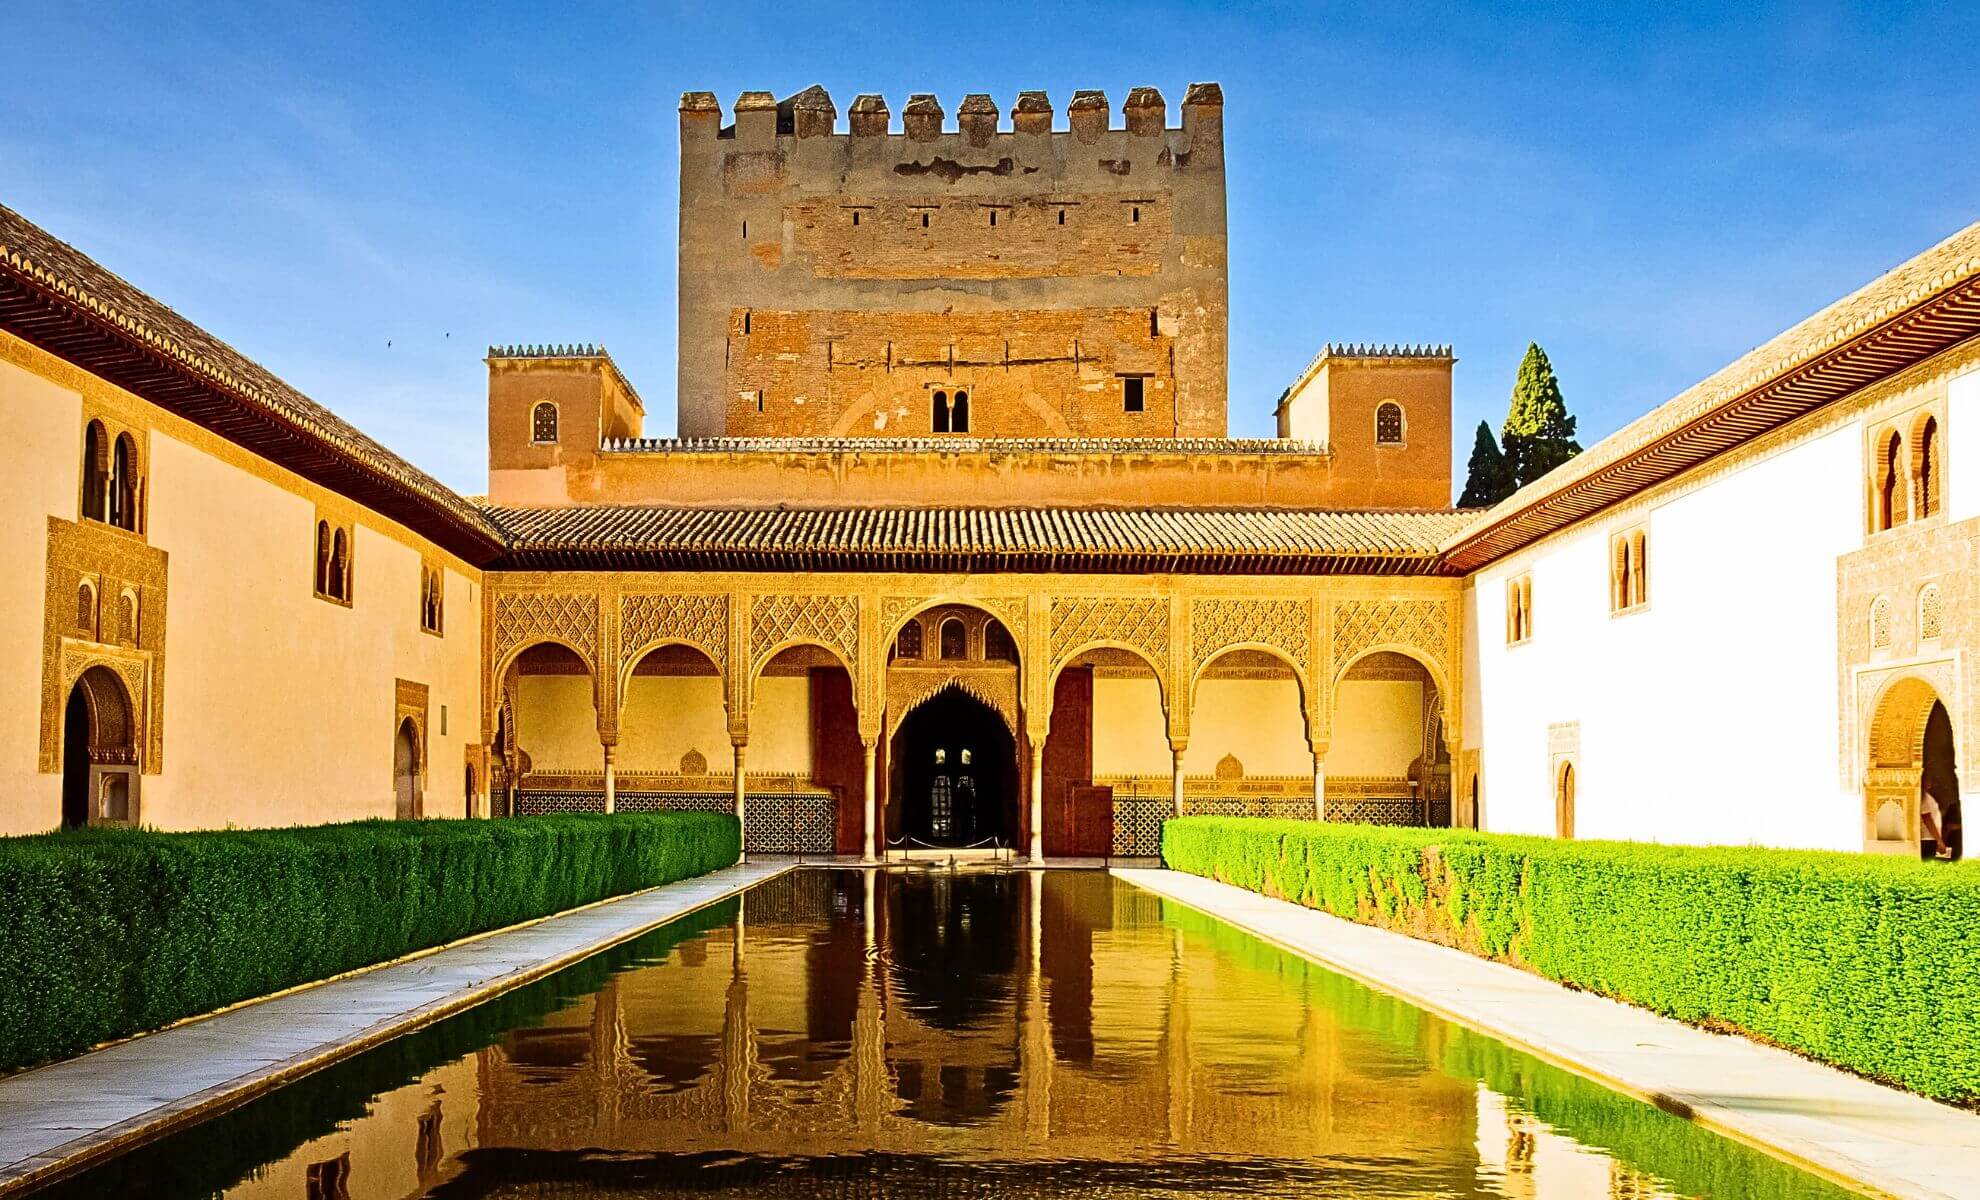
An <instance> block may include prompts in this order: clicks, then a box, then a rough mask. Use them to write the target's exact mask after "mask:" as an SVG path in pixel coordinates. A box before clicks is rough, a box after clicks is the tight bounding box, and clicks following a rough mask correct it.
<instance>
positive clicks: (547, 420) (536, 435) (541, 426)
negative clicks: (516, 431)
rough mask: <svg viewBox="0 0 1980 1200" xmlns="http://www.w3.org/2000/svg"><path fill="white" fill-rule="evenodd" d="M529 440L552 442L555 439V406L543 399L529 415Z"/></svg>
mask: <svg viewBox="0 0 1980 1200" xmlns="http://www.w3.org/2000/svg"><path fill="white" fill-rule="evenodd" d="M529 440H530V441H532V442H554V441H556V440H557V406H556V405H554V404H552V403H550V402H549V401H548V400H545V401H544V402H543V403H541V404H539V405H537V406H536V408H535V410H534V411H533V412H531V413H530V416H529Z"/></svg>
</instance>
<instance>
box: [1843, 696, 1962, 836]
mask: <svg viewBox="0 0 1980 1200" xmlns="http://www.w3.org/2000/svg"><path fill="white" fill-rule="evenodd" d="M1948 699H1949V698H1948V697H1947V696H1945V695H1943V694H1941V689H1940V688H1939V687H1937V686H1935V685H1934V681H1933V680H1929V679H1927V678H1925V677H1924V676H1923V675H1922V674H1913V673H1909V672H1906V673H1902V674H1899V675H1897V676H1896V677H1895V678H1892V679H1890V680H1888V681H1887V682H1886V683H1885V686H1884V687H1883V688H1882V690H1881V692H1880V693H1879V694H1878V695H1877V697H1876V700H1875V702H1874V705H1873V706H1872V708H1871V712H1870V720H1869V728H1868V735H1869V736H1868V738H1867V746H1866V750H1865V757H1864V766H1863V848H1864V849H1865V850H1867V851H1869V852H1871V853H1874V854H1920V853H1925V854H1931V853H1934V852H1936V851H1937V849H1938V846H1937V844H1936V842H1933V843H1932V844H1930V845H1928V844H1927V843H1928V841H1931V835H1930V831H1928V830H1927V829H1925V828H1924V822H1923V820H1922V818H1921V812H1922V810H1923V808H1924V804H1923V796H1924V792H1925V789H1926V788H1928V787H1929V788H1931V789H1932V792H1933V795H1934V798H1935V799H1936V800H1937V802H1938V808H1939V821H1938V824H1939V827H1940V829H1939V832H1940V833H1941V835H1942V836H1943V837H1944V840H1945V842H1946V843H1947V848H1948V850H1949V851H1950V853H1951V854H1952V855H1954V856H1955V857H1956V856H1958V855H1959V854H1961V853H1963V851H1964V849H1965V847H1964V845H1963V844H1962V843H1963V838H1962V837H1961V833H1960V825H1961V819H1960V802H1959V770H1958V761H1959V755H1958V745H1957V741H1956V738H1955V735H1954V730H1955V728H1956V725H1955V722H1954V720H1953V715H1952V714H1953V706H1952V704H1951V703H1949V702H1948Z"/></svg>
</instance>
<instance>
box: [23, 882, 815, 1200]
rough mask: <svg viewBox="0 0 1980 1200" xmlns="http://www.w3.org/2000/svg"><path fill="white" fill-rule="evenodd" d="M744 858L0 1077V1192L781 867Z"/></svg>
mask: <svg viewBox="0 0 1980 1200" xmlns="http://www.w3.org/2000/svg"><path fill="white" fill-rule="evenodd" d="M793 865H794V864H793V863H792V862H791V861H790V860H788V859H772V858H763V859H753V860H751V861H750V862H748V863H746V864H742V865H738V866H734V867H729V868H726V869H724V870H720V871H716V872H713V873H711V874H708V875H703V876H700V877H698V878H695V879H685V880H682V881H680V882H679V883H671V884H667V885H665V886H663V887H657V888H653V889H651V890H648V891H644V892H636V893H634V894H632V895H630V896H622V897H619V898H617V899H613V900H607V901H604V902H601V903H598V904H593V905H590V906H588V907H586V908H580V909H575V910H573V911H571V912H567V913H561V914H559V915H557V916H553V917H546V918H544V919H542V920H539V921H535V922H532V923H530V924H527V925H521V926H516V927H513V928H510V929H504V930H497V931H495V932H492V933H487V934H482V935H480V936H478V937H474V938H469V939H467V940H465V941H461V942H456V943H454V944H452V945H450V946H446V947H442V948H440V949H438V950H431V951H426V952H424V953H421V954H418V955H415V956H413V957H410V958H404V959H400V960H398V961H395V962H391V963H386V964H383V965H381V966H377V967H372V968H370V969H368V970H364V971H361V972H357V973H354V974H350V975H345V976H342V977H340V978H337V979H334V980H330V981H329V982H326V983H321V984H316V985H314V986H310V987H305V988H301V989H298V990H295V991H290V992H284V993H282V994H280V995H277V996H274V997H271V998H269V999H266V1000H259V1001H255V1002H253V1003H249V1004H245V1005H241V1006H239V1007H236V1008H232V1009H228V1010H226V1011H224V1012H221V1013H218V1014H215V1015H213V1016H210V1017H206V1018H202V1019H200V1020H195V1021H190V1022H186V1023H184V1024H180V1025H175V1026H173V1027H171V1028H169V1029H165V1030H162V1031H160V1032H158V1033H153V1034H149V1035H146V1036H144V1037H138V1038H132V1039H130V1040H129V1041H124V1042H118V1043H116V1044H114V1045H110V1046H106V1047H104V1048H103V1049H100V1050H95V1051H92V1052H90V1053H88V1054H84V1055H81V1056H79V1057H77V1058H72V1059H67V1060H65V1061H62V1062H58V1063H51V1064H49V1065H48V1066H45V1067H39V1068H36V1069H35V1070H32V1071H25V1072H22V1073H21V1074H18V1075H13V1076H10V1077H8V1078H5V1079H0V1193H6V1192H11V1191H14V1190H16V1189H18V1188H21V1187H24V1186H27V1185H29V1184H31V1183H34V1182H37V1181H40V1180H43V1179H47V1178H51V1177H54V1176H56V1175H58V1174H66V1173H68V1172H70V1171H72V1170H74V1169H76V1168H78V1167H80V1166H82V1165H84V1164H86V1163H89V1162H94V1161H97V1160H99V1159H102V1158H104V1157H107V1156H109V1155H111V1154H114V1153H115V1152H116V1151H117V1150H119V1149H121V1148H123V1147H125V1146H128V1145H131V1144H134V1143H136V1142H138V1141H142V1140H144V1139H145V1138H147V1137H150V1136H154V1135H155V1134H157V1133H158V1132H160V1131H162V1130H163V1129H165V1128H168V1127H170V1126H174V1125H177V1124H178V1123H180V1122H182V1121H184V1120H187V1119H188V1118H190V1117H193V1116H197V1115H202V1114H206V1113H211V1112H217V1111H220V1110H221V1109H224V1108H229V1107H232V1106H234V1105H236V1104H239V1103H241V1102H242V1101H244V1100H246V1099H249V1098H251V1097H253V1096H257V1095H260V1094H261V1093H263V1092H266V1091H268V1090H269V1089H271V1088H274V1087H277V1086H280V1085H281V1084H283V1083H287V1082H289V1081H290V1080H293V1079H296V1078H298V1077H300V1076H302V1075H305V1074H307V1073H308V1072H310V1071H313V1070H316V1069H317V1068H319V1067H323V1066H326V1065H328V1064H329V1063H331V1062H334V1061H336V1060H338V1059H340V1058H344V1057H347V1056H349V1055H352V1054H355V1053H357V1052H358V1051H360V1050H363V1049H366V1048H368V1047H370V1046H374V1045H377V1044H378V1043H380V1042H383V1041H385V1040H387V1039H389V1038H392V1037H395V1036H397V1035H398V1034H401V1033H404V1032H405V1031H407V1030H409V1029H413V1028H416V1027H418V1026H420V1025H424V1024H427V1023H429V1022H432V1021H435V1020H438V1019H440V1018H441V1017H445V1016H448V1015H450V1014H452V1013H455V1012H458V1011H460V1010H461V1009H464V1008H467V1007H469V1006H471V1005H474V1004H476V1003H479V1002H481V1001H483V1000H486V999H488V998H489V997H491V996H494V995H495V994H497V993H499V992H503V991H507V990H508V989H510V988H513V987H518V986H520V985H522V984H524V983H528V982H529V981H531V980H534V979H539V978H541V977H543V976H545V975H548V974H550V973H552V972H554V971H556V970H558V969H559V968H562V967H566V966H569V965H570V964H572V963H574V962H577V961H578V960H580V959H582V958H586V957H588V956H590V955H592V954H595V953H596V952H598V951H599V950H602V949H604V948H606V947H608V946H612V945H616V944H617V943H619V942H623V941H625V940H627V939H629V938H631V937H634V936H636V935H638V934H641V933H644V932H645V931H647V930H649V929H651V928H653V927H654V926H656V925H659V924H662V923H664V922H666V921H669V920H672V919H673V918H675V917H678V916H680V915H682V914H683V913H687V912H690V911H692V910H694V909H697V908H701V907H702V906H704V905H707V904H712V903H714V902H716V901H718V900H722V899H725V898H727V897H729V896H732V895H734V894H736V893H737V892H739V891H742V890H743V889H744V888H747V887H750V886H752V885H754V884H757V883H761V882H762V881H763V880H765V879H769V878H771V877H772V876H775V875H779V874H782V873H783V872H785V871H788V870H790V869H791V868H792V866H793Z"/></svg>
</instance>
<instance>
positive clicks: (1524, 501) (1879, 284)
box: [1443, 224, 1980, 573]
mask: <svg viewBox="0 0 1980 1200" xmlns="http://www.w3.org/2000/svg"><path fill="white" fill-rule="evenodd" d="M1976 335H1980V224H1974V225H1970V226H1968V227H1967V228H1965V229H1963V230H1961V231H1960V232H1959V233H1957V234H1954V235H1953V236H1952V237H1950V238H1948V239H1946V240H1945V241H1944V242H1941V243H1940V244H1939V245H1937V246H1935V247H1933V248H1932V249H1930V250H1927V251H1926V252H1925V253H1923V254H1921V255H1919V256H1918V257H1916V258H1914V259H1912V260H1910V261H1909V262H1907V263H1905V264H1903V265H1902V266H1900V267H1898V268H1896V269H1895V270H1893V271H1891V272H1889V273H1888V274H1886V275H1884V276H1882V277H1881V278H1879V279H1877V280H1876V281H1874V282H1873V283H1871V284H1870V285H1868V286H1867V287H1864V288H1862V289H1860V290H1858V291H1857V292H1855V293H1853V294H1851V295H1850V296H1847V297H1845V298H1844V299H1842V300H1839V301H1837V302H1836V303H1835V304H1832V305H1830V306H1829V307H1828V308H1826V309H1823V310H1822V311H1821V312H1819V313H1816V314H1815V315H1814V316H1812V317H1810V318H1808V319H1807V320H1805V321H1803V322H1801V323H1800V324H1798V325H1796V326H1794V327H1793V328H1791V329H1789V330H1787V331H1786V332H1785V333H1782V334H1781V335H1780V336H1778V337H1776V338H1774V339H1773V340H1771V341H1769V342H1767V343H1766V344H1765V345H1763V346H1760V347H1759V348H1757V349H1755V350H1753V351H1751V352H1750V353H1748V354H1746V355H1744V356H1742V357H1741V358H1739V359H1738V360H1736V361H1734V362H1733V363H1731V364H1730V365H1728V366H1727V367H1725V368H1723V369H1722V370H1720V371H1719V372H1717V373H1716V374H1714V375H1712V376H1711V377H1710V378H1708V379H1706V380H1704V381H1702V382H1701V383H1699V384H1697V385H1695V386H1694V387H1692V388H1690V389H1688V390H1687V391H1685V392H1683V393H1681V394H1680V395H1678V396H1677V397H1675V398H1673V399H1672V400H1670V401H1668V402H1666V403H1664V404H1662V405H1660V406H1658V407H1657V408H1655V409H1652V410H1651V411H1650V412H1649V413H1648V414H1646V415H1644V416H1643V417H1641V418H1639V419H1638V420H1636V421H1634V422H1632V423H1631V424H1629V425H1628V426H1625V427H1624V428H1623V429H1621V430H1619V431H1617V432H1616V433H1614V434H1611V435H1610V436H1609V437H1607V438H1604V439H1603V440H1602V441H1600V442H1597V443H1596V444H1595V445H1594V446H1592V447H1590V448H1589V449H1588V450H1587V451H1586V452H1584V453H1583V454H1581V455H1579V456H1577V457H1575V458H1573V459H1571V460H1569V461H1568V462H1567V463H1565V464H1563V465H1562V466H1560V467H1557V468H1555V469H1554V470H1553V471H1551V472H1549V473H1548V474H1546V475H1544V476H1542V477H1541V478H1540V479H1537V480H1535V481H1534V482H1533V483H1531V484H1528V485H1527V486H1526V487H1523V488H1521V489H1520V490H1519V491H1517V492H1515V493H1513V495H1511V496H1510V497H1508V498H1507V499H1505V500H1503V501H1501V502H1500V503H1499V504H1498V505H1497V506H1495V507H1493V508H1491V509H1488V510H1486V511H1485V512H1484V513H1483V514H1481V515H1480V516H1479V518H1478V520H1477V521H1476V522H1475V523H1473V524H1472V525H1471V526H1469V527H1468V528H1466V529H1464V530H1462V531H1461V532H1459V533H1457V534H1456V535H1454V536H1453V537H1452V538H1450V539H1449V540H1448V541H1447V542H1446V543H1445V544H1444V547H1443V549H1444V554H1445V559H1446V563H1447V565H1448V566H1449V567H1450V569H1452V570H1455V571H1459V572H1463V573H1469V572H1472V571H1475V570H1477V569H1478V568H1480V567H1482V566H1485V565H1486V564H1488V563H1490V562H1492V561H1493V560H1494V559H1497V558H1499V557H1501V556H1503V555H1506V554H1510V553H1512V552H1513V551H1515V550H1518V549H1520V548H1521V547H1524V546H1527V545H1530V544H1532V543H1533V542H1535V541H1537V540H1539V539H1540V538H1543V537H1546V536H1547V535H1549V534H1551V533H1554V532H1556V531H1557V530H1560V529H1563V528H1565V527H1567V526H1569V525H1571V524H1573V523H1575V522H1577V521H1581V520H1584V519H1586V518H1588V517H1591V516H1594V515H1595V514H1597V513H1600V512H1601V511H1602V510H1603V509H1605V508H1608V507H1609V506H1611V505H1614V504H1617V503H1620V502H1621V501H1623V500H1625V499H1628V498H1629V497H1630V496H1633V495H1635V494H1636V493H1638V492H1641V491H1643V490H1644V489H1646V488H1649V487H1653V486H1655V485H1657V484H1659V483H1662V482H1664V481H1665V480H1668V479H1670V478H1672V477H1674V476H1676V475H1678V474H1680V473H1682V472H1684V471H1686V470H1689V469H1691V468H1692V467H1696V466H1699V465H1700V464H1702V463H1705V462H1707V461H1709V460H1710V459H1712V458H1713V457H1715V456H1716V455H1719V454H1722V453H1724V452H1726V451H1728V450H1730V449H1732V448H1734V447H1736V446H1738V445H1741V444H1742V443H1745V442H1747V441H1750V440H1752V439H1753V438H1755V437H1758V436H1760V435H1761V434H1764V433H1767V432H1768V431H1770V430H1774V429H1778V428H1780V427H1781V426H1783V425H1786V424H1788V423H1789V422H1791V421H1795V420H1797V419H1799V418H1801V417H1804V416H1806V415H1808V414H1809V413H1812V412H1814V411H1816V410H1818V409H1820V408H1822V407H1824V406H1826V405H1828V404H1831V403H1834V402H1835V401H1837V400H1839V399H1841V398H1843V397H1844V396H1847V395H1849V394H1851V393H1853V392H1856V391H1859V390H1861V389H1862V388H1865V387H1868V386H1870V385H1871V384H1874V383H1876V382H1878V381H1879V380H1882V379H1885V378H1888V377H1890V376H1891V375H1894V374H1896V373H1898V372H1899V371H1903V370H1905V369H1907V368H1909V367H1912V366H1914V365H1916V364H1918V363H1920V362H1922V361H1924V360H1925V359H1928V358H1930V357H1932V356H1933V355H1935V354H1939V353H1941V352H1942V351H1945V350H1947V349H1950V348H1951V347H1953V346H1956V345H1958V344H1959V343H1960V342H1963V341H1965V340H1967V339H1968V338H1971V337H1974V336H1976Z"/></svg>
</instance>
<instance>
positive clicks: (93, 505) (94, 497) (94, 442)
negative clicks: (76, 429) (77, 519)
mask: <svg viewBox="0 0 1980 1200" xmlns="http://www.w3.org/2000/svg"><path fill="white" fill-rule="evenodd" d="M82 481H83V493H82V515H83V516H84V517H85V518H87V519H89V520H91V521H106V520H108V519H109V507H110V436H109V434H107V433H106V432H104V429H103V422H101V421H91V422H90V423H89V425H88V426H87V427H86V428H85V429H84V430H83V461H82Z"/></svg>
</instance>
